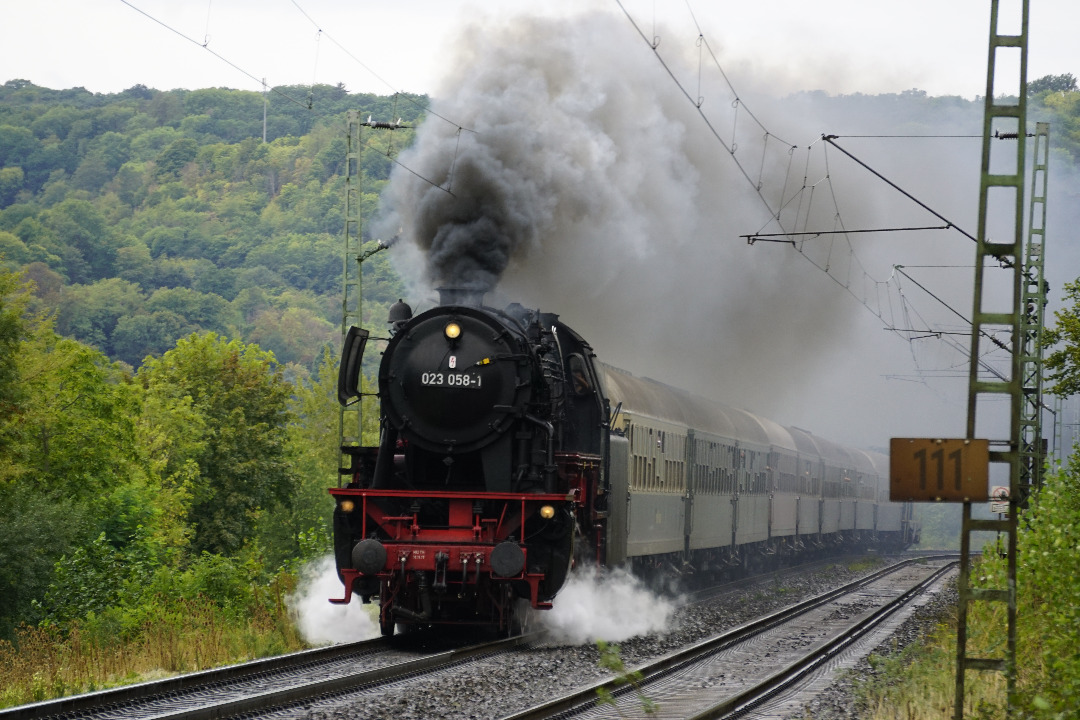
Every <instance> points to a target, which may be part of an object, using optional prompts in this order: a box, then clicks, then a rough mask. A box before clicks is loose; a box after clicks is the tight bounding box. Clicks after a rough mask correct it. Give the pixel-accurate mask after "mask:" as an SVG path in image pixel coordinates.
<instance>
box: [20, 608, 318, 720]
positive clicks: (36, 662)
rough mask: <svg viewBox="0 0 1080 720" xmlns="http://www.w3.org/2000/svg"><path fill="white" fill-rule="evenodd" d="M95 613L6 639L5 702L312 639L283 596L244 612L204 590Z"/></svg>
mask: <svg viewBox="0 0 1080 720" xmlns="http://www.w3.org/2000/svg"><path fill="white" fill-rule="evenodd" d="M122 620H123V618H119V619H118V618H117V617H106V616H103V617H91V618H89V619H88V620H87V621H86V622H84V623H76V624H73V625H72V626H70V627H69V628H68V629H67V630H66V631H65V632H61V630H60V629H59V628H57V627H55V626H46V627H29V626H23V627H21V628H20V629H19V630H18V631H17V632H16V639H15V642H14V643H11V642H7V641H0V707H10V706H14V705H22V704H25V703H31V702H40V701H43V700H49V699H52V698H57V697H63V696H66V695H72V694H77V693H84V692H93V691H95V690H102V689H105V688H110V687H115V686H118V685H127V684H131V683H135V682H142V681H146V680H153V679H159V678H162V677H169V676H171V675H175V674H178V673H182V672H192V671H196V670H203V669H207V668H211V667H219V666H221V665H228V664H231V663H236V662H243V661H245V660H251V659H254V658H259V657H266V656H268V655H278V654H281V653H285V652H291V651H295V650H301V649H303V648H305V647H307V645H306V644H305V643H304V641H303V639H302V638H301V637H300V635H299V633H298V632H297V630H296V625H295V622H294V618H292V617H291V616H290V612H289V610H288V608H287V607H286V605H285V603H284V602H282V601H281V597H280V595H279V596H278V598H277V602H272V603H269V604H257V605H255V606H254V607H252V608H245V609H244V612H234V611H229V610H226V609H223V608H222V607H220V606H219V605H217V604H215V603H213V602H212V601H210V600H209V599H207V598H205V597H203V596H199V597H196V598H195V599H193V600H178V601H174V602H172V603H169V606H168V607H162V608H161V611H160V612H159V613H157V614H156V615H155V616H154V617H153V618H152V619H146V620H143V621H141V622H140V623H138V624H137V625H135V626H133V627H132V626H127V627H125V626H124V623H123V622H122Z"/></svg>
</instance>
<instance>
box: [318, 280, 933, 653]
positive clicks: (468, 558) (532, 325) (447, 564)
mask: <svg viewBox="0 0 1080 720" xmlns="http://www.w3.org/2000/svg"><path fill="white" fill-rule="evenodd" d="M441 293H442V297H441V302H440V305H439V306H436V307H434V308H432V309H430V310H427V311H426V312H423V313H420V314H418V315H416V316H415V317H413V315H412V311H411V309H410V308H409V307H408V305H406V304H405V303H402V302H399V303H397V304H395V305H394V306H392V307H391V310H390V315H391V318H390V322H391V325H392V328H393V331H392V332H393V334H392V337H391V338H390V340H389V343H388V344H387V346H386V349H385V351H384V353H383V357H382V361H381V364H380V368H379V396H380V398H381V401H382V402H381V405H382V410H381V417H380V423H381V426H380V443H379V446H378V447H354V446H347V447H344V448H342V450H343V451H344V452H345V453H347V454H348V455H349V456H350V458H351V466H350V467H348V468H344V469H343V470H342V473H343V476H347V477H348V478H349V481H348V483H347V484H346V485H344V486H343V487H338V488H334V489H331V490H330V494H331V495H332V496H333V498H334V500H335V502H336V508H335V511H334V546H335V558H336V563H337V568H338V574H339V577H340V578H341V580H342V583H343V584H344V591H345V592H344V597H342V598H337V599H333V600H332V602H337V603H348V602H350V601H351V598H352V596H353V595H354V594H358V595H360V596H361V598H362V600H363V601H364V602H370V601H372V599H376V598H377V600H378V603H379V620H380V627H381V630H382V633H383V634H384V635H391V634H393V632H394V629H395V626H396V625H402V626H408V625H437V624H471V625H486V626H490V627H492V628H495V629H496V630H497V631H498V632H499V633H500V634H503V635H512V634H516V633H518V632H520V630H521V623H522V618H521V613H520V610H519V606H520V603H519V602H518V599H519V598H524V599H525V600H527V601H528V602H529V604H530V605H531V606H532V607H533V608H537V609H544V608H550V607H551V606H552V600H553V599H554V597H555V595H556V594H557V593H558V591H559V589H560V588H561V587H562V586H563V584H564V583H565V582H566V580H567V578H568V576H569V573H570V570H571V567H572V566H573V564H574V563H575V561H576V562H578V563H583V562H593V563H597V564H599V565H602V566H609V567H613V566H619V565H624V566H629V567H631V568H632V569H633V570H634V571H635V572H637V573H638V574H640V575H642V576H644V577H651V578H662V577H667V576H669V575H672V574H674V575H688V574H692V575H704V576H714V575H717V574H721V573H727V572H732V571H735V572H740V571H745V570H747V569H750V568H753V567H754V566H755V565H759V564H764V563H766V562H768V561H769V560H775V559H776V558H790V557H794V556H796V555H800V554H811V553H822V552H827V551H830V550H836V549H841V548H843V549H852V550H854V549H865V548H881V549H902V548H904V547H906V546H908V545H910V544H911V543H913V542H915V541H916V540H917V538H918V532H919V528H918V525H917V523H916V522H915V520H914V517H913V513H912V507H911V505H910V504H903V505H901V504H897V503H890V502H888V464H887V462H888V461H887V458H886V457H885V456H884V455H881V454H877V453H872V452H865V451H862V450H856V449H852V448H846V447H843V446H840V445H837V444H835V443H831V442H828V441H826V440H823V439H821V438H818V437H815V436H814V435H812V434H810V433H809V432H806V431H804V430H799V429H796V428H785V427H782V426H780V425H778V424H776V423H774V422H772V421H769V420H766V419H765V418H761V417H758V416H756V415H753V414H751V413H749V412H746V411H743V410H738V409H735V408H732V407H728V406H725V405H721V404H719V403H715V402H712V401H709V400H706V399H703V398H701V397H699V396H696V395H693V394H691V393H688V392H686V391H683V390H679V389H676V388H673V387H669V386H667V385H664V384H662V383H659V382H656V381H653V380H649V379H645V378H637V377H634V376H632V375H630V374H628V373H625V372H623V371H620V370H617V369H616V368H614V367H611V366H608V365H605V364H603V363H601V362H599V361H598V360H597V359H596V358H595V355H594V353H593V350H592V348H591V347H590V346H589V344H588V343H587V342H586V341H585V340H584V339H583V338H582V337H581V336H580V335H579V334H578V333H576V332H574V331H573V330H572V329H571V328H570V327H568V326H567V325H565V324H564V323H563V322H562V321H561V320H560V319H559V317H558V316H557V315H554V314H550V313H543V312H539V311H537V310H532V309H528V308H525V307H523V306H521V305H519V304H511V305H509V306H508V307H506V308H504V309H495V308H492V307H486V306H484V305H483V304H482V302H481V296H480V295H479V294H477V293H472V292H469V291H463V290H458V289H444V290H442V291H441ZM365 339H366V334H365V333H364V332H363V331H359V330H357V329H355V328H354V329H353V331H351V332H350V333H349V337H348V339H347V340H346V344H345V347H344V349H343V356H342V364H341V371H340V375H339V393H338V394H339V399H340V400H341V401H342V402H343V403H346V402H353V401H355V398H356V397H357V396H358V390H357V388H358V383H359V377H358V376H359V360H358V357H359V355H361V354H362V348H363V344H364V340H365Z"/></svg>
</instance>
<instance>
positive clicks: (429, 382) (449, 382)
mask: <svg viewBox="0 0 1080 720" xmlns="http://www.w3.org/2000/svg"><path fill="white" fill-rule="evenodd" d="M480 383H481V378H480V373H464V372H426V373H420V384H421V385H424V386H427V387H451V388H463V389H465V390H479V389H480Z"/></svg>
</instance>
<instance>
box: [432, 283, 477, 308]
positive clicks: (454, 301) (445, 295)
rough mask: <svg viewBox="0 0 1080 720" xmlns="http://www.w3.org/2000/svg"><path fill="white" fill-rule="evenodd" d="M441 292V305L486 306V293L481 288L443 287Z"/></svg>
mask: <svg viewBox="0 0 1080 720" xmlns="http://www.w3.org/2000/svg"><path fill="white" fill-rule="evenodd" d="M436 289H437V290H438V291H439V304H440V305H472V306H473V307H480V306H481V305H483V304H484V291H483V290H481V289H480V288H470V287H441V288H436Z"/></svg>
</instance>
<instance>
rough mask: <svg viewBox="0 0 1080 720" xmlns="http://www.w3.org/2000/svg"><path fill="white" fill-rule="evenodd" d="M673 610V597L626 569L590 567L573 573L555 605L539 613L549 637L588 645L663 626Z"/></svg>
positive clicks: (626, 636) (562, 641)
mask: <svg viewBox="0 0 1080 720" xmlns="http://www.w3.org/2000/svg"><path fill="white" fill-rule="evenodd" d="M674 614H675V605H674V603H673V602H672V601H671V600H669V599H667V598H664V597H661V596H659V595H657V594H655V593H653V592H652V591H650V590H649V589H648V588H647V587H645V586H644V585H643V584H642V582H641V581H640V580H639V579H638V578H636V577H634V576H633V575H631V574H630V573H628V572H626V571H625V570H622V569H616V570H614V571H611V572H609V573H607V574H603V575H601V574H598V573H597V572H596V570H595V569H593V568H592V567H589V568H583V569H581V570H579V571H575V572H574V573H573V574H571V576H570V579H569V580H568V581H567V583H566V586H565V587H564V588H563V589H562V590H561V591H560V592H559V596H558V597H557V598H555V602H554V606H553V607H552V609H551V610H547V611H545V612H541V613H536V614H535V617H536V618H537V625H538V626H539V627H540V628H542V629H544V630H545V631H546V632H547V638H548V640H550V641H552V642H555V643H559V644H567V645H585V644H589V643H594V642H596V641H597V640H604V641H607V642H622V641H623V640H628V639H630V638H632V637H637V636H639V635H648V634H650V633H659V632H664V631H665V630H667V629H668V627H669V626H670V624H671V620H672V618H673V616H674Z"/></svg>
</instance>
